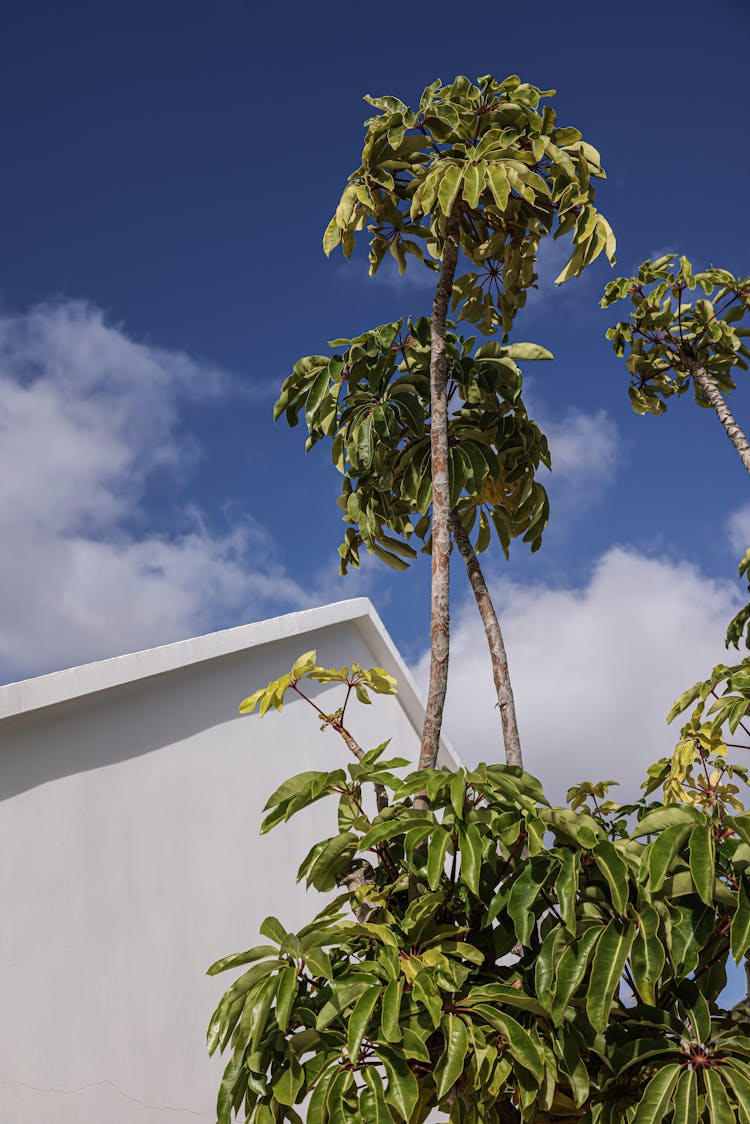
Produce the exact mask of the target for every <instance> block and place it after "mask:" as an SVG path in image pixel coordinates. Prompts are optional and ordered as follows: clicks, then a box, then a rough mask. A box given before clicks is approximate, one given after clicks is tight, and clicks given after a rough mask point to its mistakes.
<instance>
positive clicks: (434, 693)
mask: <svg viewBox="0 0 750 1124" xmlns="http://www.w3.org/2000/svg"><path fill="white" fill-rule="evenodd" d="M458 226H459V212H458V207H457V206H455V207H454V208H453V212H452V213H451V215H450V217H449V218H448V221H447V224H446V228H445V241H444V243H443V262H442V265H441V267H440V279H439V281H438V284H437V288H436V290H435V299H434V300H433V302H432V322H431V333H430V419H431V421H430V444H431V461H432V598H431V607H430V608H431V618H430V644H431V649H432V650H431V656H430V686H429V690H428V693H427V706H426V708H425V720H424V728H423V730H422V745H421V748H420V752H419V768H420V769H431V768H433V767H434V765H435V762H436V760H437V754H438V747H439V745H440V730H441V727H442V724H443V709H444V706H445V692H446V689H447V686H448V651H449V646H450V612H449V580H450V571H449V565H450V563H449V559H450V550H451V523H450V520H451V511H450V494H449V487H448V399H447V394H446V389H447V385H448V363H447V360H446V355H445V320H446V316H447V314H448V302H449V300H450V296H451V292H452V289H453V278H454V275H455V272H456V264H457V262H458V243H459V234H458Z"/></svg>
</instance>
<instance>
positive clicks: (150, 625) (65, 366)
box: [0, 301, 305, 681]
mask: <svg viewBox="0 0 750 1124" xmlns="http://www.w3.org/2000/svg"><path fill="white" fill-rule="evenodd" d="M227 385H228V379H227V376H226V375H224V374H223V373H222V372H220V371H218V370H215V369H212V368H211V367H210V366H208V365H205V364H201V363H197V362H195V361H194V360H192V359H191V358H189V357H188V356H186V355H184V354H182V353H180V352H177V351H168V350H164V349H160V348H156V347H151V346H147V345H145V344H142V343H139V342H137V341H134V340H133V339H131V338H129V337H128V336H127V335H126V334H125V332H124V331H122V330H121V329H119V328H117V327H114V326H112V325H110V324H108V323H107V322H106V320H105V318H104V316H103V315H102V313H101V312H100V311H99V310H97V309H96V308H93V307H91V306H90V305H88V304H86V303H83V302H71V301H66V302H58V303H54V304H45V305H41V306H38V307H36V308H34V309H32V310H31V311H30V312H28V313H26V314H23V315H10V314H0V520H2V527H3V532H4V533H3V544H4V545H3V549H2V555H1V559H0V677H2V679H3V680H5V681H7V680H8V679H12V678H20V677H24V676H27V675H30V674H36V673H39V672H44V671H47V670H50V669H53V668H57V667H63V666H69V665H72V664H76V663H79V662H81V661H84V660H90V659H96V658H100V657H104V656H109V655H113V654H117V653H121V652H125V651H130V650H133V649H137V648H143V647H148V646H151V645H154V644H160V643H165V642H168V641H170V640H175V639H179V638H180V637H184V636H190V635H195V634H196V633H198V632H201V631H206V630H207V629H209V628H212V627H217V623H216V622H217V620H218V621H226V620H227V616H228V615H229V617H230V620H234V621H235V622H239V621H241V620H247V619H253V618H255V619H257V618H258V617H259V616H262V615H264V614H265V615H268V613H269V612H278V611H280V608H279V607H280V606H282V607H284V608H291V607H296V606H298V605H300V604H303V603H304V601H305V595H304V594H303V592H302V590H301V589H300V587H299V586H298V585H297V584H296V583H295V582H294V581H292V580H291V579H290V578H289V576H288V575H287V574H286V573H285V571H284V569H283V567H282V566H281V565H280V564H279V560H278V557H277V556H276V552H275V551H274V547H273V543H272V542H271V540H270V539H269V536H268V535H267V534H266V532H265V531H264V530H263V529H262V528H261V527H259V526H257V525H256V524H254V523H253V522H252V521H249V520H245V521H244V522H243V523H242V524H241V525H240V526H239V528H237V529H233V530H232V531H231V532H228V533H226V534H216V533H213V532H212V531H210V530H209V529H208V527H207V525H206V522H205V519H204V518H203V517H202V515H201V513H200V512H198V511H195V510H191V509H187V510H185V509H179V510H175V511H172V512H169V513H167V514H166V518H165V519H164V520H163V521H160V524H159V526H158V530H157V529H154V523H155V519H154V515H153V513H148V512H146V511H145V510H144V508H143V504H142V501H143V497H144V492H145V489H146V487H147V485H148V483H149V481H150V480H151V479H152V478H153V477H154V475H155V474H156V473H158V472H164V471H166V472H169V473H171V474H173V475H174V474H175V473H178V474H182V473H184V472H185V471H186V470H187V469H189V467H190V466H191V465H192V464H194V462H195V460H196V459H197V455H198V452H197V450H196V448H195V447H194V445H193V444H192V443H191V441H190V438H189V437H186V435H185V433H184V432H183V431H181V429H180V410H181V407H182V406H183V405H184V403H185V402H186V401H189V400H196V399H202V400H205V399H210V398H212V397H215V396H217V395H220V394H222V393H225V392H226V390H227ZM162 523H166V525H167V527H166V529H164V528H163V526H162V525H161V524H162ZM259 560H260V561H259Z"/></svg>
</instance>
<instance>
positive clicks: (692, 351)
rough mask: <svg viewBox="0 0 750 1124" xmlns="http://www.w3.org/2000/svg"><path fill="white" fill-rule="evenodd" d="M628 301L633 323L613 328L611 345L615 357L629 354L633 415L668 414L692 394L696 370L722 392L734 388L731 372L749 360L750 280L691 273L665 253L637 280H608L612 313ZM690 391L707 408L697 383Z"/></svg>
mask: <svg viewBox="0 0 750 1124" xmlns="http://www.w3.org/2000/svg"><path fill="white" fill-rule="evenodd" d="M699 290H700V292H699ZM693 294H694V296H693ZM627 297H629V298H630V301H631V303H632V305H633V311H632V313H631V314H630V318H629V319H628V320H622V321H620V323H618V324H616V325H615V326H614V327H612V328H610V329H609V330H608V331H607V339H609V340H611V341H612V347H613V348H614V350H615V354H616V355H618V356H624V355H625V354H626V353H627V359H626V367H627V369H628V372H629V374H630V387H629V390H628V394H629V396H630V402H631V405H632V407H633V409H634V410H635V411H636V413H639V414H647V413H648V414H662V413H664V412H665V410H666V408H667V401H668V399H669V398H671V397H672V396H674V395H678V396H679V395H681V394H685V393H686V392H687V390H688V389H689V386H690V382H691V375H692V372H693V370H694V369H695V367H701V368H702V369H703V370H704V371H705V372H706V374H707V375H708V377H709V378H710V380H711V381H712V382H713V383H714V384H715V385H716V387H718V389H719V390H720V391H722V392H723V393H727V392H729V391H732V390H734V389H735V385H736V384H735V382H734V379H733V371H734V369H735V367H737V368H739V369H740V370H743V371H746V370H747V367H748V364H747V360H748V359H749V358H750V350H748V346H747V344H746V343H744V342H743V340H744V339H745V338H746V337H747V336H748V335H750V327H744V326H741V325H740V321H741V320H742V319H743V317H744V315H745V313H746V311H747V309H748V306H749V305H750V278H747V277H745V278H738V277H735V276H734V275H733V274H732V273H730V272H729V271H728V270H726V269H715V268H712V269H706V270H704V271H703V272H701V273H694V272H693V267H692V265H691V264H690V262H689V261H688V259H687V258H686V257H684V256H683V257H679V258H677V257H676V256H675V255H673V254H666V255H665V256H664V257H661V258H659V259H657V260H656V261H653V262H652V261H646V262H644V263H643V265H642V266H641V267H640V269H639V270H638V273H637V274H636V276H635V277H620V278H618V279H617V280H616V281H611V282H610V283H609V284H608V285H607V287H606V289H605V290H604V297H603V298H602V301H601V304H602V307H603V308H608V307H609V306H610V305H613V304H615V303H617V302H618V301H620V300H624V299H625V298H627ZM693 390H694V393H695V400H696V402H697V403H698V405H699V406H704V407H709V406H710V403H709V402H708V400H707V399H706V397H705V395H704V394H703V393H702V392H701V389H700V387H699V386H698V384H697V383H696V382H695V381H694V382H693Z"/></svg>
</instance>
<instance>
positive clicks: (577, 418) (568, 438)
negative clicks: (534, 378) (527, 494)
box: [539, 409, 621, 501]
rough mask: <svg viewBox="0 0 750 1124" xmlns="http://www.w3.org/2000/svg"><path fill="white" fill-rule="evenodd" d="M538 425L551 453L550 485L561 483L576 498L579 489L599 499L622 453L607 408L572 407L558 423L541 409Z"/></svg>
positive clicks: (579, 491)
mask: <svg viewBox="0 0 750 1124" xmlns="http://www.w3.org/2000/svg"><path fill="white" fill-rule="evenodd" d="M539 425H540V427H541V429H542V432H543V433H545V434H546V436H547V439H548V441H549V447H550V452H551V454H552V480H551V482H552V485H553V486H554V485H556V484H557V483H559V484H561V485H564V487H565V490H566V493H568V494H573V495H574V496H575V497H576V499H577V498H578V497H579V496H580V494H581V492H585V493H586V494H587V496H588V499H589V501H592V500H594V499H596V498H598V497H599V495H600V494H601V492H602V490H603V488H605V487H606V485H607V484H608V483H609V482H610V480H611V479H612V476H613V475H614V472H615V469H616V467H617V464H618V459H619V457H620V456H621V447H620V440H619V434H618V430H617V426H616V425H615V423H614V422H613V421H612V419H611V418H610V416H609V414H608V413H607V411H606V410H597V411H596V413H593V414H587V413H584V412H583V411H581V410H573V411H569V412H568V413H567V414H566V415H565V417H564V418H563V419H562V420H561V421H559V422H558V421H554V420H552V419H551V418H550V419H547V418H546V417H545V414H544V410H543V409H542V412H541V417H540V420H539Z"/></svg>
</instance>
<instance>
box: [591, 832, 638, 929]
mask: <svg viewBox="0 0 750 1124" xmlns="http://www.w3.org/2000/svg"><path fill="white" fill-rule="evenodd" d="M594 860H595V862H596V865H597V867H598V868H599V870H600V871H601V873H602V874H603V875H604V877H605V879H606V882H607V885H608V886H609V892H610V894H611V897H612V905H613V906H614V909H615V913H620V914H622V913H624V912H625V910H626V908H627V904H628V890H629V886H630V878H629V873H628V868H627V865H626V864H625V862H624V861H623V859H622V858H621V857H620V855H619V853H618V851H617V848H616V847H615V845H614V843H610V842H609V840H607V839H604V840H602V842H601V843H599V844H598V846H597V847H596V849H595V850H594Z"/></svg>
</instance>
